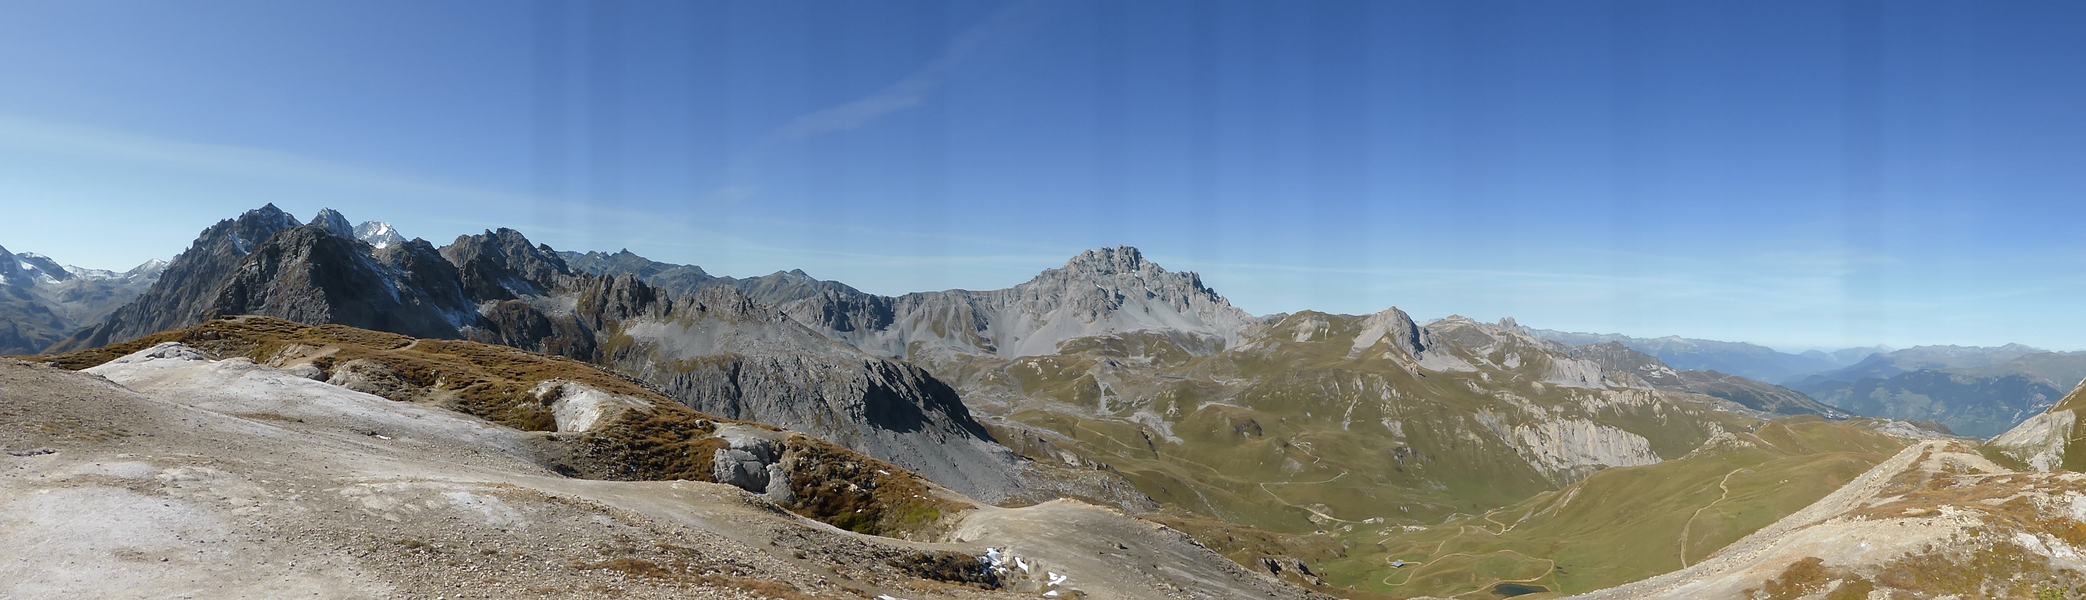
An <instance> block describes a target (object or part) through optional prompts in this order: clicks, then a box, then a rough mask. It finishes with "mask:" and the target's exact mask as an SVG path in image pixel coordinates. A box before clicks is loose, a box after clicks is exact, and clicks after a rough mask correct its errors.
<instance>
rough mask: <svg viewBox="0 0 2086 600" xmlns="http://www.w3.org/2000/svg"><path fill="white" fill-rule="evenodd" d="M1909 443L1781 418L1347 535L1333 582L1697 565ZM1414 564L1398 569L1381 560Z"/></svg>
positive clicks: (1630, 576) (1331, 569)
mask: <svg viewBox="0 0 2086 600" xmlns="http://www.w3.org/2000/svg"><path fill="white" fill-rule="evenodd" d="M1907 443H1908V441H1907V440H1904V439H1901V438H1895V437H1891V436H1888V435H1884V434H1881V433H1876V432H1874V431H1871V430H1869V429H1867V428H1866V427H1865V423H1861V422H1833V421H1823V420H1819V419H1815V418H1796V419H1787V420H1781V421H1774V422H1770V423H1767V424H1764V425H1762V426H1761V427H1760V428H1759V429H1757V430H1755V431H1750V432H1744V433H1738V434H1735V435H1732V436H1730V437H1728V438H1722V439H1719V440H1716V441H1714V442H1712V443H1711V444H1710V446H1708V447H1706V448H1705V449H1704V450H1703V451H1701V452H1697V453H1694V454H1692V455H1689V456H1687V457H1685V458H1681V459H1679V460H1673V461H1668V462H1664V463H1660V464H1657V465H1650V466H1642V467H1626V468H1617V469H1610V470H1606V471H1602V472H1600V473H1596V474H1594V475H1593V476H1592V477H1588V478H1587V479H1586V480H1584V481H1580V482H1578V483H1575V484H1572V485H1570V486H1566V487H1565V488H1563V489H1559V490H1554V491H1549V492H1544V493H1541V494H1538V495H1536V496H1535V497H1533V498H1529V499H1527V500H1525V501H1522V502H1518V503H1515V504H1513V505H1510V506H1506V507H1502V508H1499V509H1497V510H1492V511H1486V512H1484V513H1480V514H1476V515H1456V516H1454V517H1451V518H1450V519H1448V520H1446V521H1444V522H1442V523H1441V524H1438V525H1432V526H1428V527H1425V528H1423V529H1419V530H1408V529H1404V528H1384V527H1376V528H1367V529H1357V530H1356V531H1353V532H1343V533H1342V535H1341V536H1340V538H1341V539H1342V540H1343V542H1345V543H1347V544H1348V545H1349V546H1350V547H1351V548H1354V549H1356V550H1355V551H1351V552H1350V553H1349V555H1348V556H1346V557H1343V558H1341V559H1339V560H1335V561H1330V562H1327V563H1326V564H1325V565H1324V568H1323V569H1322V570H1323V571H1325V572H1327V573H1330V574H1331V575H1330V576H1329V577H1328V580H1329V581H1328V582H1329V583H1333V584H1335V585H1341V586H1345V587H1353V588H1357V589H1363V590H1371V591H1378V592H1383V593H1386V594H1389V595H1391V596H1393V597H1412V596H1446V597H1490V593H1491V592H1492V591H1493V590H1494V589H1495V588H1496V587H1497V586H1499V585H1500V584H1519V585H1522V586H1527V588H1525V589H1530V590H1532V589H1533V588H1541V589H1543V590H1548V591H1552V592H1559V593H1566V594H1570V593H1579V592H1586V591H1592V590H1596V589H1601V588H1605V587H1609V586H1614V585H1618V584H1622V583H1627V582H1630V581H1635V580H1638V579H1643V578H1645V577H1650V576H1653V575H1657V574H1660V573H1664V572H1668V571H1673V570H1677V569H1680V568H1684V567H1686V566H1687V565H1689V564H1692V563H1693V562H1698V561H1700V560H1702V559H1703V558H1704V557H1707V556H1709V555H1710V554H1712V553H1714V552H1715V551H1716V550H1718V549H1720V548H1723V547H1724V546H1725V545H1727V544H1730V543H1731V542H1733V541H1735V540H1737V539H1739V538H1741V537H1744V536H1745V535H1746V534H1748V533H1751V532H1753V531H1754V530H1757V529H1759V528H1761V527H1765V526H1767V525H1768V524H1770V523H1773V522H1775V521H1776V520H1777V519H1780V518H1782V517H1783V516H1785V515H1788V514H1790V513H1793V512H1795V511H1797V510H1798V509H1801V508H1803V507H1804V506H1806V505H1808V504H1810V503H1811V502H1813V501H1816V500H1817V499H1819V498H1822V497H1824V496H1825V495H1826V494H1829V493H1831V492H1832V491H1833V490H1836V489H1838V488H1839V487H1840V486H1842V485H1845V484H1846V483H1847V482H1848V481H1850V480H1852V479H1853V478H1854V477H1855V476H1857V475H1860V474H1861V473H1862V472H1863V471H1866V470H1868V469H1869V468H1870V467H1873V466H1875V464H1876V463H1878V462H1880V461H1882V460H1883V459H1885V458H1888V457H1889V456H1890V455H1891V454H1893V453H1895V452H1897V451H1898V450H1899V449H1900V448H1903V447H1904V446H1905V445H1906V444H1907ZM1390 561H1403V562H1404V563H1405V566H1404V567H1402V568H1395V569H1392V570H1390V571H1389V572H1388V574H1386V575H1381V576H1379V575H1380V574H1382V573H1384V571H1383V570H1381V569H1376V568H1373V567H1376V566H1377V565H1380V564H1384V563H1388V562H1390Z"/></svg>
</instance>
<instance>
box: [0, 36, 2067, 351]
mask: <svg viewBox="0 0 2086 600" xmlns="http://www.w3.org/2000/svg"><path fill="white" fill-rule="evenodd" d="M2082 7H2086V5H2080V4H2077V3H2040V2H2005V3H1973V2H1948V3H1934V2H1914V1H1906V2H1887V3H1846V4H1841V3H1831V2H1810V1H1806V2H1728V3H1702V2H1685V1H1670V2H1629V3H1595V2H1570V3H1563V2H1527V3H1494V2H1425V3H1397V2H1357V3H1342V2H1312V3H1270V2H1220V1H1214V0H1212V1H1192V2H1161V1H1148V2H1100V3H1094V2H1072V1H1056V0H1045V1H1038V2H1029V3H1022V2H1014V3H994V2H972V1H965V2H948V3H916V2H822V3H798V2H746V3H663V2H629V3H615V2H599V3H571V4H566V3H557V2H541V3H534V4H527V3H516V2H492V1H485V2H448V1H438V2H341V3H327V2H296V3H284V2H251V3H246V2H193V3H167V2H24V1H21V0H16V1H13V2H9V3H8V9H7V11H8V13H9V17H8V18H7V19H4V20H0V56H5V57H7V59H6V60H0V80H4V81H7V82H9V83H8V84H7V85H4V86H0V203H4V206H5V214H6V215H8V218H7V219H6V220H5V221H0V245H4V246H6V247H7V248H9V249H11V250H15V251H35V252H41V253H44V254H49V255H52V256H55V257H57V258H59V259H60V260H62V261H65V262H70V263H75V264H81V265H85V266H95V267H124V266H128V265H131V264H135V263H138V262H142V261H144V260H146V259H149V258H154V257H163V256H168V255H171V254H173V253H175V252H178V251H179V250H180V249H181V248H183V247H185V246H186V244H187V243H188V242H189V241H190V240H191V239H192V238H193V236H194V234H195V232H196V231H198V230H200V229H201V228H203V227H205V226H207V225H209V224H210V223H212V222H214V221H215V220H217V219H219V218H223V217H226V216H230V215H232V214H236V213H237V212H238V211H240V210H244V209H247V208H252V207H254V206H258V205H260V204H262V203H264V202H274V203H276V204H277V205H279V206H282V207H285V208H286V209H290V210H292V211H293V212H296V213H298V214H299V215H300V216H301V217H308V216H309V215H310V214H311V213H312V212H314V211H316V210H317V209H318V208H320V207H322V206H331V207H334V208H338V209H340V210H342V211H343V212H345V213H346V214H347V215H348V216H349V218H350V219H354V220H362V219H382V220H386V221H390V222H393V223H395V224H396V225H397V226H398V227H399V229H400V230H401V231H403V232H404V233H405V234H407V235H409V236H422V237H427V238H429V239H430V240H434V241H436V242H437V243H441V242H443V241H444V240H447V239H450V238H453V237H454V236H455V235H457V234H459V233H465V232H471V231H476V230H478V229H482V228H485V227H494V226H511V227H514V228H517V229H520V230H522V231H524V232H525V233H528V234H530V236H531V237H532V238H533V239H536V240H538V241H542V242H546V243H549V244H551V245H553V246H556V247H559V248H561V249H603V250H614V249H618V248H625V247H627V248H630V249H631V250H633V251H637V252H639V253H641V254H645V255H647V256H651V257H653V258H656V259H660V260H667V261H673V262H687V263H694V264H699V265H702V266H703V267H705V268H706V269H709V270H711V271H712V272H716V273H722V274H733V275H751V274H760V273H766V272H771V271H775V270H781V269H790V268H802V269H805V270H806V271H809V272H810V273H812V274H813V275H815V276H819V277H822V278H828V279H838V280H842V281H846V282H848V283H850V284H853V285H855V286H857V287H860V288H863V289H865V290H869V291H873V292H880V293H899V292H904V291H913V290H923V289H943V288H952V287H966V288H995V287H1003V286H1007V285H1011V284H1014V283H1018V282H1020V281H1023V280H1025V279H1027V278H1028V277H1030V276H1032V275H1033V274H1034V273H1035V272H1036V271H1038V270H1040V269H1042V268H1045V267H1048V266H1054V265H1056V264H1059V263H1062V262H1063V260H1064V259H1065V258H1067V257H1069V256H1071V255H1072V254H1074V253H1076V252H1078V251H1079V250H1082V249H1085V248H1090V247H1096V246H1103V245H1115V244H1130V245H1135V246H1139V247H1141V248H1143V249H1144V250H1145V251H1146V253H1147V254H1148V255H1150V256H1152V257H1153V258H1154V259H1155V260H1158V261H1159V262H1160V263H1161V264H1163V265H1166V266H1167V267H1169V268H1172V269H1176V270H1196V271H1200V272H1202V273H1203V274H1204V278H1205V280H1206V281H1207V282H1208V283H1210V284H1211V285H1212V286H1213V287H1216V288H1217V289H1218V290H1219V291H1220V292H1222V293H1224V294H1226V295H1227V296H1228V297H1230V298H1231V299H1232V300H1233V301H1234V302H1235V303H1236V304H1238V305H1240V306H1241V307H1243V308H1246V309H1247V310H1249V311H1252V312H1255V313H1269V312H1278V311H1293V310H1300V309H1306V308H1315V309H1320V310H1328V311H1333V312H1347V313H1362V312H1372V311H1375V310H1378V309H1380V308H1383V307H1386V306H1393V305H1396V306H1400V307H1403V308H1405V309H1407V310H1408V311H1410V312H1413V313H1414V314H1416V315H1421V316H1442V315H1447V314H1451V313H1458V314H1465V315H1470V316H1474V317H1479V318H1486V319H1491V318H1497V317H1501V316H1514V317H1516V318H1518V319H1519V320H1520V321H1521V322H1523V323H1525V324H1530V325H1535V326H1543V327H1553V328H1561V329H1575V330H1594V331H1620V332H1624V333H1630V334H1637V335H1665V334H1681V335H1689V336H1696V337H1709V338H1720V339H1738V340H1747V341H1755V342H1760V343H1766V344H1770V345H1775V346H1779V347H1784V348H1799V347H1812V346H1851V345H1866V344H1875V343H1885V344H1892V345H1900V346H1902V345H1910V344H1922V343H1965V344H1997V343H2003V342H2010V341H2019V342H2024V343H2030V344H2036V345H2041V346H2045V347H2053V348H2066V349H2071V348H2082V347H2086V319H2081V318H2079V317H2078V314H2077V312H2076V310H2075V309H2076V307H2077V305H2078V303H2077V299H2078V298H2080V297H2081V292H2086V289H2082V288H2086V280H2082V277H2081V273H2086V270H2082V269H2081V267H2082V266H2086V265H2082V264H2081V263H2082V262H2086V252H2082V251H2086V236H2080V235H2077V233H2076V226H2077V223H2078V221H2079V220H2080V217H2081V216H2082V212H2086V211H2082V210H2081V206H2082V203H2081V198H2086V111H2082V110H2079V109H2078V107H2080V106H2086V69H2082V68H2079V66H2078V65H2079V63H2078V60H2079V57H2080V56H2086V36H2080V35H2078V32H2079V31H2082V30H2086V8H2082Z"/></svg>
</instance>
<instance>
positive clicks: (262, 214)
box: [189, 204, 303, 256]
mask: <svg viewBox="0 0 2086 600" xmlns="http://www.w3.org/2000/svg"><path fill="white" fill-rule="evenodd" d="M301 226H303V223H299V222H297V217H293V216H290V213H286V212H283V211H282V209H280V208H276V207H275V205H274V204H264V205H262V206H261V207H260V208H256V209H253V210H249V211H246V212H244V213H240V215H239V216H238V217H236V218H231V219H225V220H223V221H218V222H217V224H216V225H213V226H211V227H210V228H209V229H204V230H203V234H202V235H199V236H196V241H195V243H194V244H192V245H190V246H189V251H190V252H194V251H197V250H202V251H206V252H208V251H212V250H211V248H213V247H214V246H215V245H216V244H218V243H220V242H224V243H229V245H230V246H231V248H230V250H231V251H232V253H233V254H235V255H238V256H245V255H246V253H248V252H252V251H253V249H254V247H256V246H259V245H261V244H262V243H264V242H267V241H268V238H271V237H275V234H278V233H282V232H284V231H289V230H291V229H296V228H298V227H301Z"/></svg>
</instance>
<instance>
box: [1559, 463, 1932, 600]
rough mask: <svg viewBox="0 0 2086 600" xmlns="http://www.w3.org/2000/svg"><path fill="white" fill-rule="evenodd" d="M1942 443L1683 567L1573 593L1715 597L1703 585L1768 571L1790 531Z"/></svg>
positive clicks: (1859, 499) (1833, 511)
mask: <svg viewBox="0 0 2086 600" xmlns="http://www.w3.org/2000/svg"><path fill="white" fill-rule="evenodd" d="M1946 444H1947V442H1945V441H1937V440H1929V441H1924V442H1920V443H1917V444H1913V445H1911V446H1909V447H1906V448H1905V449H1904V450H1901V451H1899V452H1898V454H1897V455H1895V456H1892V457H1890V458H1889V459H1888V460H1885V461H1883V462H1882V463H1879V464H1877V465H1876V466H1875V467H1873V468H1870V469H1869V470H1868V471H1867V472H1864V473H1862V474H1861V476H1859V477H1856V478H1855V479H1854V481H1851V482H1848V484H1847V485H1845V486H1842V487H1841V488H1840V489H1839V490H1836V491H1834V492H1833V493H1831V494H1827V495H1826V496H1825V497H1824V498H1821V499H1819V500H1818V501H1817V502H1813V503H1811V505H1810V506H1806V507H1804V508H1803V510H1799V511H1797V512H1796V513H1794V514H1791V515H1789V516H1787V517H1784V518H1782V520H1780V521H1776V522H1775V523H1774V524H1772V525H1768V526H1767V527H1765V528H1762V529H1760V530H1759V531H1755V532H1753V533H1752V534H1751V535H1747V536H1746V537H1744V538H1740V539H1739V540H1738V541H1736V542H1733V543H1731V545H1729V546H1725V547H1724V549H1722V550H1719V551H1717V553H1715V554H1712V555H1710V557H1709V558H1707V559H1705V560H1703V561H1702V562H1698V563H1695V564H1694V565H1693V566H1690V567H1688V568H1686V569H1682V570H1679V571H1675V572H1672V573H1667V574H1664V575H1659V576H1657V577H1652V578H1650V579H1645V580H1642V581H1637V582H1633V583H1628V584H1624V585H1621V586H1617V587H1612V588H1608V589H1605V590H1598V591H1594V592H1588V593H1586V594H1581V595H1578V596H1573V597H1574V598H1581V599H1587V600H1609V599H1613V600H1629V599H1640V598H1707V597H1720V596H1719V595H1718V594H1717V593H1715V592H1713V591H1711V590H1708V589H1704V588H1707V587H1715V586H1719V585H1727V584H1730V583H1732V582H1733V581H1736V580H1738V579H1739V577H1738V576H1740V575H1742V574H1744V573H1745V572H1748V571H1754V570H1758V569H1761V568H1763V567H1764V568H1768V569H1772V568H1773V567H1774V565H1765V564H1764V563H1765V561H1766V560H1767V559H1769V558H1771V557H1770V555H1771V554H1773V551H1775V550H1776V549H1778V547H1779V546H1780V545H1782V544H1784V543H1785V542H1787V541H1788V540H1789V538H1790V534H1791V533H1793V532H1796V531H1798V530H1801V529H1804V528H1807V527H1811V526H1813V525H1817V524H1819V523H1823V522H1825V521H1827V520H1830V519H1832V518H1834V517H1837V516H1839V515H1842V514H1846V513H1848V512H1851V511H1854V510H1856V509H1858V508H1859V507H1860V506H1861V505H1862V503H1863V502H1865V501H1867V500H1869V499H1872V498H1875V497H1876V496H1877V494H1878V493H1880V492H1881V491H1883V490H1884V489H1885V488H1887V487H1888V486H1889V484H1890V481H1891V479H1892V478H1894V477H1896V476H1897V475H1898V474H1899V473H1903V472H1905V471H1906V470H1907V469H1911V468H1914V467H1915V466H1916V464H1917V463H1918V461H1919V460H1920V457H1921V456H1923V455H1925V454H1926V453H1929V452H1933V451H1935V450H1938V449H1941V448H1943V447H1945V446H1946ZM1727 591H1728V590H1727Z"/></svg>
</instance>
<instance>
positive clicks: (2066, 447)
mask: <svg viewBox="0 0 2086 600" xmlns="http://www.w3.org/2000/svg"><path fill="white" fill-rule="evenodd" d="M2080 410H2086V384H2082V385H2080V386H2079V387H2077V388H2073V389H2072V392H2071V394H2069V395H2067V396H2065V398H2064V401H2062V402H2059V403H2057V405H2056V406H2052V407H2050V409H2049V410H2046V411H2043V412H2042V413H2041V414H2037V415H2035V416H2033V417H2029V418H2028V419H2027V420H2026V421H2022V422H2021V424H2020V425H2015V426H2014V427H2013V429H2009V430H2007V431H2006V433H2002V434H1999V435H1998V436H1997V437H1994V438H1992V441H1991V442H1990V443H1989V444H1990V446H1991V447H1993V448H1996V449H1998V450H1999V451H2000V452H2002V453H2004V454H2006V455H2007V456H2011V457H2013V458H2014V459H2016V460H2019V461H2021V462H2023V463H2026V464H2027V465H2028V466H2029V467H2030V468H2033V469H2035V470H2037V471H2055V470H2059V469H2062V470H2068V471H2082V470H2086V447H2082V446H2080V445H2079V444H2077V443H2076V442H2077V441H2078V439H2079V437H2080V435H2079V431H2078V429H2079V411H2080Z"/></svg>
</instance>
